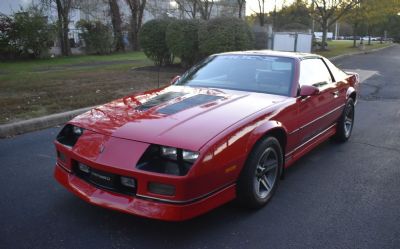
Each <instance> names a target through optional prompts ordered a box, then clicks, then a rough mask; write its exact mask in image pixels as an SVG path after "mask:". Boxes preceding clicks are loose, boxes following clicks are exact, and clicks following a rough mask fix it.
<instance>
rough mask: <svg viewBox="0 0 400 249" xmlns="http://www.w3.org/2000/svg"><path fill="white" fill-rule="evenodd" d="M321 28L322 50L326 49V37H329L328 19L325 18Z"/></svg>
mask: <svg viewBox="0 0 400 249" xmlns="http://www.w3.org/2000/svg"><path fill="white" fill-rule="evenodd" d="M321 28H322V41H321V43H322V44H321V50H322V51H325V50H326V44H327V43H326V40H327V39H326V38H327V33H328V20H326V19H323V20H322V23H321Z"/></svg>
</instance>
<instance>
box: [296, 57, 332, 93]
mask: <svg viewBox="0 0 400 249" xmlns="http://www.w3.org/2000/svg"><path fill="white" fill-rule="evenodd" d="M330 83H332V77H331V74H330V73H329V70H328V68H327V67H326V65H325V63H324V62H323V61H322V60H321V59H305V60H303V61H301V62H300V77H299V84H300V86H302V85H310V86H316V87H322V86H324V85H327V84H330Z"/></svg>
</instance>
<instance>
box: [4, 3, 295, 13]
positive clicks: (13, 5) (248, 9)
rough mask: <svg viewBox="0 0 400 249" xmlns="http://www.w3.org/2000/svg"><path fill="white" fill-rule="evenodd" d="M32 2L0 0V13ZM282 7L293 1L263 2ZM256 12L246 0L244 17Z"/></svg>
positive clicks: (255, 4) (268, 7)
mask: <svg viewBox="0 0 400 249" xmlns="http://www.w3.org/2000/svg"><path fill="white" fill-rule="evenodd" d="M32 1H33V0H0V12H1V13H4V14H11V13H12V10H18V9H19V6H20V5H22V6H26V5H28V4H29V3H31V2H32ZM275 2H276V5H277V6H278V8H279V6H282V3H283V2H286V3H290V2H293V0H265V3H266V4H265V9H266V12H269V11H272V10H273V9H274V5H275ZM257 10H258V0H247V3H246V15H250V14H251V13H253V12H254V11H257Z"/></svg>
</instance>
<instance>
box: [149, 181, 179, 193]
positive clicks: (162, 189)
mask: <svg viewBox="0 0 400 249" xmlns="http://www.w3.org/2000/svg"><path fill="white" fill-rule="evenodd" d="M147 189H148V190H149V192H151V193H154V194H159V195H169V196H173V195H175V186H173V185H169V184H164V183H156V182H150V183H149V185H148V186H147Z"/></svg>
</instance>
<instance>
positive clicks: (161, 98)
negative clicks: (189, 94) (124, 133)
mask: <svg viewBox="0 0 400 249" xmlns="http://www.w3.org/2000/svg"><path fill="white" fill-rule="evenodd" d="M184 95H186V93H181V92H167V93H163V94H160V95H158V96H156V97H154V98H151V99H150V100H148V101H147V102H145V103H144V104H142V105H140V106H138V107H136V110H138V111H146V110H148V109H150V108H153V107H155V106H158V105H161V104H163V103H165V102H167V101H170V100H172V99H175V98H178V97H182V96H184Z"/></svg>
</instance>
